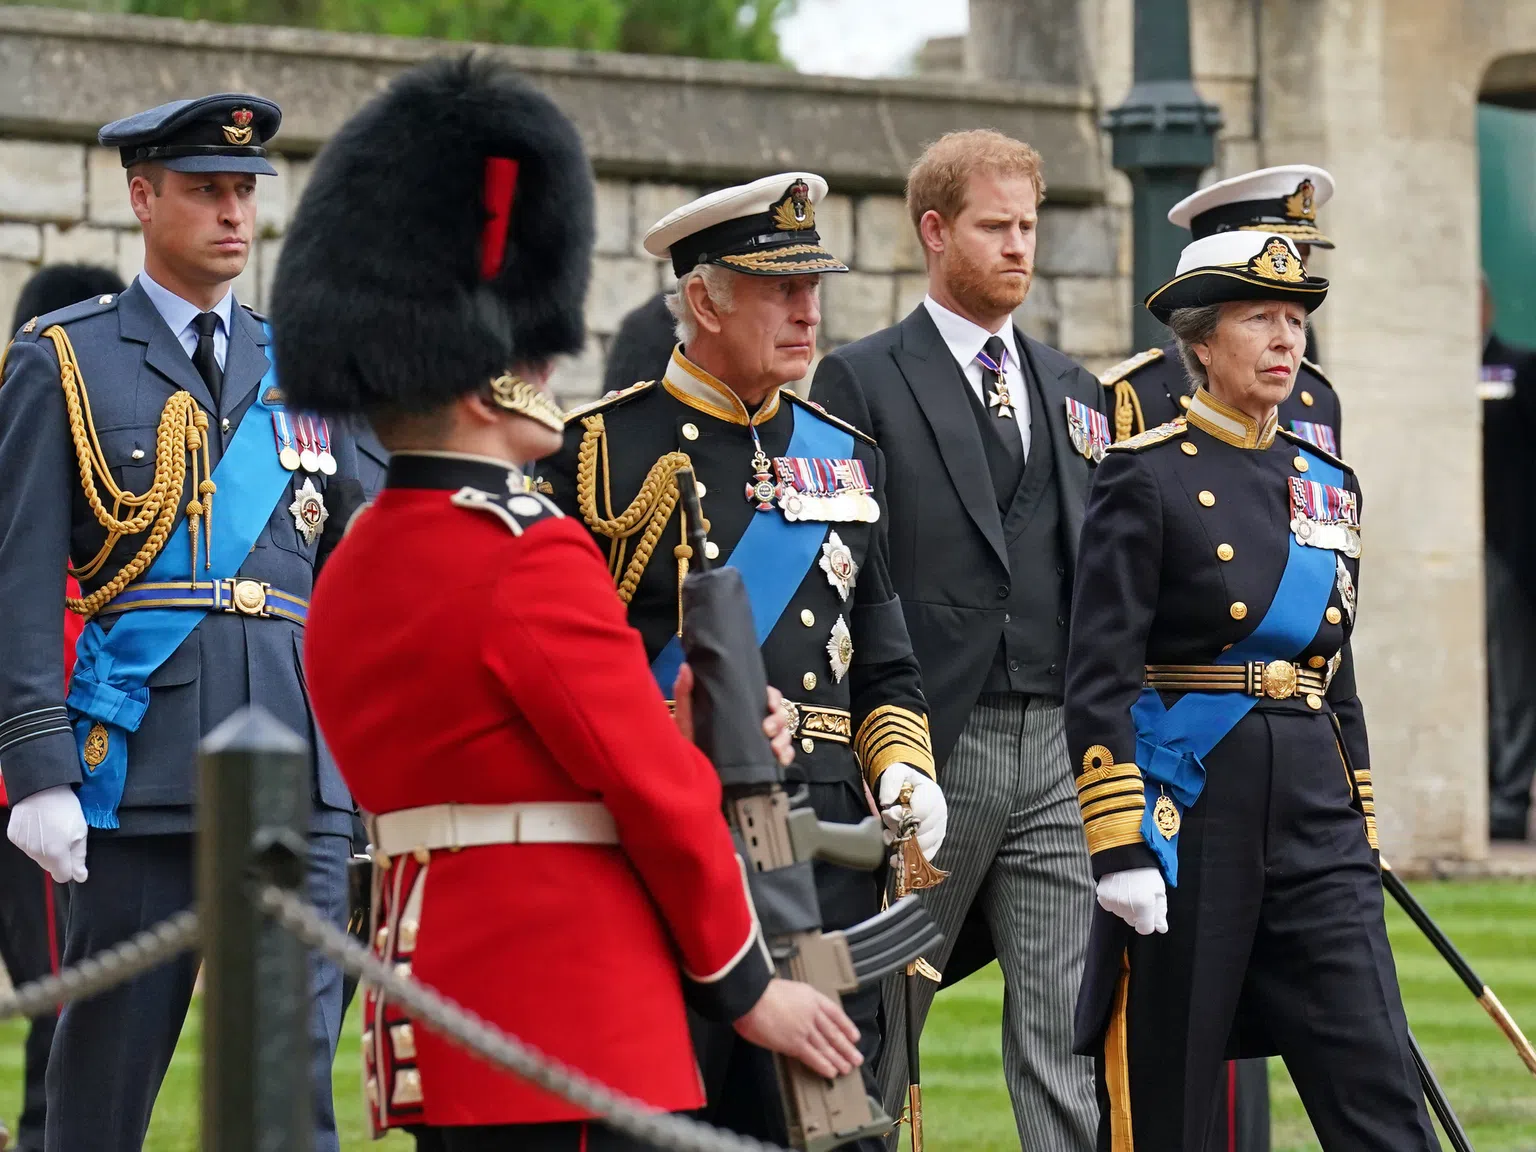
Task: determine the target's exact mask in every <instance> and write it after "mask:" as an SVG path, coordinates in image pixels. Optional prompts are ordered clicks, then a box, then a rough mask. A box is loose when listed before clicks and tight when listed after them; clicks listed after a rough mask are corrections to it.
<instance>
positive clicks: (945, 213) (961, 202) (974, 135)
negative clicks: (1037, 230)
mask: <svg viewBox="0 0 1536 1152" xmlns="http://www.w3.org/2000/svg"><path fill="white" fill-rule="evenodd" d="M978 172H987V173H991V174H993V175H998V176H1025V177H1028V178H1029V179H1030V180H1032V181H1034V185H1035V206H1036V207H1039V205H1040V202H1041V201H1042V200H1044V199H1045V174H1044V172H1043V170H1042V167H1041V160H1040V153H1038V152H1036V151H1035V150H1034V149H1033V148H1031V147H1030V146H1029V145H1028V144H1026V143H1024V141H1022V140H1015V139H1014V138H1013V137H1012V136H1004V135H1003V134H1002V133H1001V132H994V131H993V130H992V129H990V128H975V129H972V130H970V131H967V132H949V133H946V134H945V135H943V136H940V137H939V138H938V139H937V140H935V141H934V142H933V143H932V144H930V145H928V148H927V149H926V150H925V151H924V152H923V154H922V155H921V156H919V157H918V158H917V163H916V164H914V165H912V171H910V172H908V173H907V212H908V214H909V215H910V216H911V217H912V226H913V227H914V228H919V229H921V226H922V224H921V222H922V219H923V214H924V213H926V212H930V211H931V212H937V213H938V214H939V215H940V216H942V217H944V219H946V220H953V219H954V218H955V217H956V216H958V215H960V212H961V210H962V209H964V207H965V196H966V193H967V191H969V189H970V183H971V177H972V176H974V175H975V174H976V173H978Z"/></svg>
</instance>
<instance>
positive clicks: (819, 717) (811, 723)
mask: <svg viewBox="0 0 1536 1152" xmlns="http://www.w3.org/2000/svg"><path fill="white" fill-rule="evenodd" d="M784 719H785V720H786V721H787V722H788V724H789V734H790V736H791V737H792V738H793V737H795V736H814V737H816V738H817V739H818V740H830V741H832V742H833V743H834V744H852V743H853V713H851V712H849V711H848V710H847V709H844V708H823V707H822V706H821V705H820V704H796V703H795V702H794V701H793V700H786V701H784Z"/></svg>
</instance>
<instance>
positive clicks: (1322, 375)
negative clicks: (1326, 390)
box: [1301, 356, 1333, 388]
mask: <svg viewBox="0 0 1536 1152" xmlns="http://www.w3.org/2000/svg"><path fill="white" fill-rule="evenodd" d="M1301 366H1302V367H1303V368H1310V369H1311V370H1312V374H1313V375H1314V376H1316V377H1317V378H1318V379H1319V380H1321V381H1322V382H1323V383H1324V384H1326V385H1328V387H1330V388H1332V387H1333V381H1332V380H1330V379H1328V374H1327V373H1326V372H1324V371H1323V370H1322V369H1321V368H1319V367H1318V366H1317V365H1316V364H1314V363H1312V361H1310V360H1308V359H1307V358H1306V357H1305V356H1303V357H1302V358H1301Z"/></svg>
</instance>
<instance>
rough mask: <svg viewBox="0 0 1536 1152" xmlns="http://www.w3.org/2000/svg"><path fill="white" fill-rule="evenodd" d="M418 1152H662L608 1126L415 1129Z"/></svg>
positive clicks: (592, 1123) (575, 1123)
mask: <svg viewBox="0 0 1536 1152" xmlns="http://www.w3.org/2000/svg"><path fill="white" fill-rule="evenodd" d="M411 1131H412V1135H414V1136H415V1137H416V1152H661V1150H660V1149H658V1148H657V1147H656V1145H654V1144H641V1143H640V1142H639V1141H636V1140H631V1139H630V1138H629V1137H628V1136H622V1135H620V1134H619V1133H617V1132H615V1131H614V1130H613V1129H612V1128H610V1127H608V1125H606V1124H600V1123H598V1122H596V1121H584V1120H574V1121H569V1122H566V1123H562V1124H487V1125H474V1126H471V1127H462V1128H425V1127H423V1128H414V1129H412V1130H411Z"/></svg>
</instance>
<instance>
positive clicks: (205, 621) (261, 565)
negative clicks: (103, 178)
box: [0, 94, 360, 1152]
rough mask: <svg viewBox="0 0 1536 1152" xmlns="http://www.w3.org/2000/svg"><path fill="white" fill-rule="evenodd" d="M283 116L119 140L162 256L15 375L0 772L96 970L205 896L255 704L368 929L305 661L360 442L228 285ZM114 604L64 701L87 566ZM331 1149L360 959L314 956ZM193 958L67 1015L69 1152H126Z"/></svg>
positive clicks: (224, 112)
mask: <svg viewBox="0 0 1536 1152" xmlns="http://www.w3.org/2000/svg"><path fill="white" fill-rule="evenodd" d="M281 115H282V114H281V111H280V110H279V108H278V107H277V105H275V104H273V103H272V102H271V101H268V100H264V99H262V98H260V97H257V96H247V95H238V94H224V95H219V96H209V97H203V98H200V99H196V100H178V101H175V102H174V103H171V104H166V105H163V106H161V107H158V108H154V109H151V110H149V111H147V112H142V113H139V114H138V115H135V116H132V117H129V118H128V119H126V120H122V121H118V122H116V123H114V124H109V125H107V126H106V127H105V128H103V129H102V130H101V133H100V136H99V139H100V142H101V143H102V144H104V145H106V146H109V147H115V148H118V149H119V151H120V153H121V157H122V162H123V166H124V168H125V169H126V170H127V187H126V189H125V191H126V192H127V194H128V196H129V199H130V201H131V203H132V206H133V210H134V214H135V215H136V216H137V218H138V219H139V222H140V224H141V225H142V227H143V231H144V250H145V255H144V270H143V271H142V272H141V273H140V274H139V276H138V277H137V278H136V279H135V281H134V283H133V284H132V285H131V286H130V287H129V288H128V289H127V290H126V291H124V292H122V293H121V294H120V295H117V294H103V295H101V296H97V297H94V298H92V299H90V300H87V301H84V302H82V303H79V304H75V305H72V306H70V307H68V308H65V309H62V310H60V311H56V312H52V313H50V314H48V315H44V316H41V317H37V318H35V319H32V320H29V321H27V323H25V324H24V325H23V326H22V328H21V331H20V332H18V333H17V336H16V339H15V342H14V343H13V344H12V345H11V347H10V349H9V352H8V356H7V360H6V363H5V366H4V374H3V387H0V473H3V474H4V475H5V477H6V483H5V484H4V485H0V599H3V600H4V602H5V604H6V605H7V610H6V611H5V612H4V613H0V652H3V653H4V654H5V659H4V662H3V663H0V764H3V766H4V768H3V770H4V774H5V782H6V786H7V788H8V790H9V793H10V798H11V802H12V810H11V818H10V822H9V826H8V829H7V832H8V835H9V837H10V839H11V841H12V842H13V843H15V844H16V845H17V846H18V847H20V848H21V849H22V850H23V851H24V852H26V853H27V854H28V855H29V856H31V857H32V858H33V859H34V860H36V861H37V862H38V863H39V864H41V865H42V866H43V867H44V868H46V869H47V870H48V871H49V872H51V873H52V875H53V877H54V878H55V879H56V880H58V881H59V882H61V883H64V882H69V883H70V884H71V891H70V912H69V919H68V925H67V929H66V933H65V941H64V955H63V961H64V963H65V965H66V966H67V965H73V964H76V963H78V962H79V961H81V960H83V959H84V958H85V957H87V956H89V955H91V954H93V953H97V952H100V951H101V950H102V949H104V948H108V947H110V946H112V945H114V944H117V943H119V942H120V941H122V940H124V939H125V938H127V937H129V936H131V935H133V934H134V933H135V932H138V931H139V930H141V929H143V928H146V927H148V926H150V925H152V924H155V923H157V922H158V921H160V920H162V919H164V918H165V917H167V916H169V915H171V914H173V913H175V912H178V911H180V910H182V909H184V908H186V907H188V906H189V905H190V904H191V903H192V898H193V863H192V857H193V832H194V829H195V827H196V810H195V795H194V787H195V779H196V768H195V764H196V756H197V748H198V744H199V741H200V740H201V739H202V738H203V737H204V736H205V735H207V733H208V732H209V731H211V730H212V729H213V728H214V727H215V726H216V725H218V724H219V723H220V722H221V721H223V720H224V719H225V718H226V717H228V716H229V715H230V714H231V713H233V712H235V711H236V710H237V709H239V708H241V707H242V706H244V705H247V704H256V705H259V706H261V707H262V708H264V709H265V710H266V711H268V712H269V713H271V714H272V715H273V716H275V717H276V718H277V719H278V720H279V721H280V722H281V723H283V724H284V725H285V726H287V727H288V728H290V729H292V730H294V731H295V732H297V733H299V734H300V735H301V736H303V737H304V738H305V739H306V740H307V741H309V743H310V746H311V747H312V748H313V749H314V753H313V769H312V770H313V777H312V779H313V789H314V791H313V808H312V815H311V823H310V831H311V833H312V835H311V840H310V856H309V896H310V898H311V900H312V901H314V903H315V904H316V905H317V906H318V907H319V908H320V909H321V910H322V911H323V912H324V913H325V914H326V915H327V916H329V917H330V918H331V919H332V920H333V921H334V922H336V923H337V924H338V925H341V924H344V923H345V921H346V877H345V867H346V861H347V857H348V855H349V851H348V848H349V845H348V832H349V829H350V826H351V818H352V801H351V798H350V797H349V796H348V794H347V790H346V788H345V786H344V785H343V784H342V781H341V777H340V776H339V775H338V774H337V772H336V769H335V767H334V765H333V764H332V763H331V760H330V757H329V754H328V753H326V751H325V749H324V746H323V745H322V744H321V743H320V741H319V740H318V734H317V732H316V731H315V728H314V725H313V720H312V718H311V714H310V710H309V703H308V696H307V692H306V689H305V685H304V680H303V674H302V670H301V668H302V665H301V657H302V642H303V636H304V619H305V615H306V613H307V609H308V597H309V593H310V588H311V585H312V583H313V580H314V575H315V572H316V571H317V570H318V568H319V566H320V565H321V563H322V562H323V559H324V557H325V556H326V554H327V553H328V550H329V547H330V546H331V544H332V543H334V541H335V539H336V538H337V537H338V536H339V533H340V529H341V527H342V526H343V525H344V524H345V523H346V520H347V517H348V514H349V511H350V508H349V505H351V504H355V503H356V502H357V500H358V497H359V495H360V493H359V492H358V486H357V481H356V479H355V475H356V463H355V459H354V452H353V448H352V444H351V441H350V439H349V438H348V437H347V436H345V435H344V434H342V433H340V432H339V430H335V429H331V428H328V427H327V426H326V425H325V423H324V422H322V421H316V420H311V419H308V418H306V417H304V416H303V415H302V414H299V413H295V412H290V411H287V410H286V409H285V408H284V406H283V402H282V392H281V388H280V387H279V385H278V381H277V380H276V376H275V373H274V372H273V369H272V365H271V360H270V358H269V356H268V346H269V344H270V337H269V335H268V332H267V328H266V325H265V323H264V321H263V320H262V318H261V317H260V316H258V315H256V314H255V313H253V312H251V311H250V310H249V309H247V308H245V307H243V306H242V305H240V304H239V303H238V302H237V301H236V300H235V298H234V294H233V292H232V291H231V289H230V284H231V283H232V282H233V281H234V279H235V278H236V277H237V276H238V275H239V274H240V272H241V271H242V270H243V269H244V268H245V265H246V261H247V259H248V256H249V253H250V247H251V244H252V242H253V237H254V234H255V221H256V178H257V176H258V175H263V174H264V175H269V176H270V175H275V171H274V169H273V168H272V166H271V164H270V163H269V162H268V160H267V159H266V147H265V145H266V142H267V141H268V140H270V139H271V138H272V136H273V135H274V134H275V133H276V131H277V129H278V125H279V123H280V121H281ZM66 564H72V565H73V567H72V568H71V571H72V572H73V573H74V574H75V575H76V576H77V577H78V578H79V580H80V585H81V592H82V596H81V598H79V599H74V600H71V601H69V602H68V607H69V608H70V609H71V610H72V611H74V612H76V613H79V614H80V615H83V616H87V617H89V618H90V622H89V623H88V624H86V626H85V629H84V632H83V633H82V635H81V637H80V641H79V644H78V646H77V650H76V664H75V668H74V675H73V678H72V680H71V682H70V686H69V692H68V695H67V697H66V695H65V692H64V670H63V667H62V648H63V644H62V615H63V613H62V612H61V607H62V606H64V605H65V603H66V602H65V590H64V580H65V568H66ZM311 963H312V969H311V973H312V975H311V992H312V996H313V1003H314V1011H313V1015H312V1023H311V1038H312V1042H313V1049H312V1051H313V1060H312V1065H311V1070H312V1075H313V1080H314V1095H315V1107H316V1117H315V1130H316V1131H315V1147H316V1148H317V1149H322V1150H331V1152H334V1150H335V1149H336V1148H337V1146H338V1144H337V1137H336V1132H335V1121H334V1117H333V1115H332V1108H331V1090H330V1068H331V1061H332V1057H333V1056H334V1053H335V1046H336V1042H337V1037H338V1034H339V1032H340V1028H341V1012H340V1007H341V980H340V973H339V971H337V969H336V968H335V967H334V966H333V965H331V964H329V963H327V962H324V961H322V960H320V959H319V958H312V961H311ZM196 973H197V959H196V956H195V955H193V954H191V953H184V954H183V955H181V956H179V957H178V958H176V959H175V960H174V961H171V962H169V963H167V964H164V965H162V966H160V967H158V968H155V969H153V970H152V971H150V972H148V973H145V974H144V975H142V976H140V977H138V978H137V979H135V980H132V981H129V982H128V983H126V984H123V985H120V986H118V987H116V988H114V989H112V990H111V991H108V992H105V993H103V994H101V995H98V996H94V997H92V998H90V999H87V1000H77V1001H74V1002H72V1003H70V1004H68V1005H66V1006H65V1008H64V1011H63V1013H62V1015H61V1017H60V1019H59V1024H58V1031H57V1034H56V1036H55V1039H54V1044H53V1050H52V1055H51V1059H50V1061H49V1067H48V1077H47V1088H48V1123H47V1136H46V1147H47V1149H48V1152H128V1150H132V1149H138V1148H139V1147H141V1146H142V1144H143V1142H144V1136H145V1132H146V1130H147V1128H148V1125H149V1116H150V1111H151V1108H152V1107H153V1105H154V1101H155V1096H156V1094H157V1092H158V1090H159V1087H160V1083H161V1080H162V1078H163V1077H164V1075H165V1070H166V1067H167V1066H168V1064H169V1063H170V1059H171V1053H172V1051H173V1049H174V1048H175V1045H176V1040H177V1036H178V1034H179V1032H180V1030H181V1024H182V1021H183V1019H184V1018H185V1015H186V1011H187V1006H188V1003H189V1002H190V999H191V996H192V986H193V981H194V979H195V977H196Z"/></svg>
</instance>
